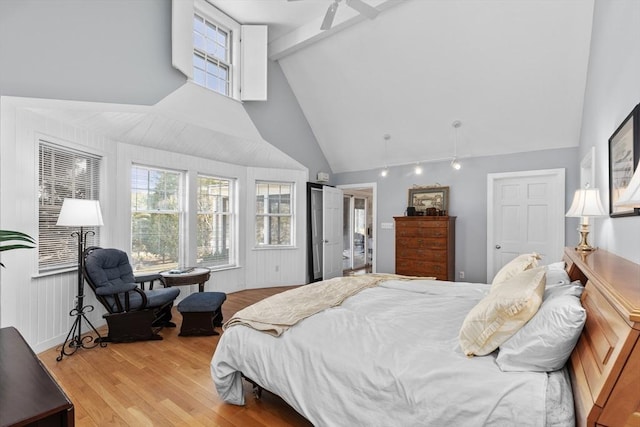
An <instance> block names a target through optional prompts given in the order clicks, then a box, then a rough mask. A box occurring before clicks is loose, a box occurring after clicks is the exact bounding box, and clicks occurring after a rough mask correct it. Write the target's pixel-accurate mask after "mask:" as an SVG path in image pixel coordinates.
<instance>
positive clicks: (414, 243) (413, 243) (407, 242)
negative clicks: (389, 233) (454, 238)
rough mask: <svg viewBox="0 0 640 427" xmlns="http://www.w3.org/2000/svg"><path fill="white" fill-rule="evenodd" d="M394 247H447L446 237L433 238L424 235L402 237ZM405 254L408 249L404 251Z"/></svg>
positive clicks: (414, 248)
mask: <svg viewBox="0 0 640 427" xmlns="http://www.w3.org/2000/svg"><path fill="white" fill-rule="evenodd" d="M396 248H405V249H410V250H418V249H426V250H429V249H442V250H446V249H447V239H446V238H444V237H438V238H433V239H427V238H424V237H404V238H401V239H399V240H398V241H397V244H396ZM406 253H407V254H408V253H410V251H408V252H406Z"/></svg>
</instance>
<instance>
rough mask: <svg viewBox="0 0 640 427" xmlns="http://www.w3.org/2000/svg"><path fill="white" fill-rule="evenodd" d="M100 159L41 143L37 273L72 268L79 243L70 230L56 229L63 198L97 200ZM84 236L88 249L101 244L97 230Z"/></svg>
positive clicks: (89, 228) (65, 228) (94, 229)
mask: <svg viewBox="0 0 640 427" xmlns="http://www.w3.org/2000/svg"><path fill="white" fill-rule="evenodd" d="M101 161H102V160H101V157H100V156H96V155H93V154H89V153H85V152H82V151H77V150H72V149H69V148H66V147H62V146H59V145H55V144H51V143H49V142H46V141H40V144H39V157H38V270H39V271H40V272H46V271H52V270H57V269H64V268H70V267H75V266H77V264H78V241H77V240H76V238H75V237H72V236H71V233H72V232H73V231H75V230H70V229H69V227H59V226H57V225H56V222H57V221H58V215H59V214H60V208H61V207H62V202H63V201H64V199H66V198H70V199H89V200H99V198H100V164H101ZM83 231H93V232H94V233H95V234H93V235H92V234H91V233H90V234H89V235H88V236H87V246H95V245H98V244H99V242H100V228H99V227H85V228H84V230H83Z"/></svg>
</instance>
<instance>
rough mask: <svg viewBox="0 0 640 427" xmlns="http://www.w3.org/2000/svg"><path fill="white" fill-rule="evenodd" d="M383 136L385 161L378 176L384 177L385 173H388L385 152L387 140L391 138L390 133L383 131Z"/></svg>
mask: <svg viewBox="0 0 640 427" xmlns="http://www.w3.org/2000/svg"><path fill="white" fill-rule="evenodd" d="M383 138H384V161H385V165H384V169H382V172H380V176H381V177H383V178H384V177H385V176H387V175H389V168H388V167H387V164H386V162H387V159H388V158H389V156H388V153H387V145H388V144H389V140H390V139H391V135H389V134H388V133H385V134H384V135H383Z"/></svg>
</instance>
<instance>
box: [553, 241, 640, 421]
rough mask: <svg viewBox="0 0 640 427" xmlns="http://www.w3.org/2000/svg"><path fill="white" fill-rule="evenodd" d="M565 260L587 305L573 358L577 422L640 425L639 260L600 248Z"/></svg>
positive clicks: (570, 252) (567, 252)
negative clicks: (583, 323) (585, 319)
mask: <svg viewBox="0 0 640 427" xmlns="http://www.w3.org/2000/svg"><path fill="white" fill-rule="evenodd" d="M564 261H565V263H566V268H567V272H568V273H569V276H570V277H571V279H572V280H580V281H581V282H582V283H583V284H584V285H585V290H584V293H583V295H582V305H583V306H584V308H585V309H586V310H587V322H586V324H585V327H584V329H583V331H582V335H581V336H580V339H579V341H578V344H577V345H576V347H575V349H574V350H573V353H572V354H571V361H570V373H571V384H572V386H573V395H574V402H575V408H576V425H577V426H612V427H613V426H616V427H617V426H620V427H632V426H633V427H640V339H639V336H640V265H638V264H635V263H633V262H631V261H628V260H626V259H624V258H621V257H618V256H616V255H614V254H611V253H609V252H607V251H604V250H600V249H598V250H595V251H593V252H578V251H576V250H574V249H573V248H565V251H564Z"/></svg>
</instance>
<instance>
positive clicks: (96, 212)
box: [56, 199, 104, 227]
mask: <svg viewBox="0 0 640 427" xmlns="http://www.w3.org/2000/svg"><path fill="white" fill-rule="evenodd" d="M56 225H62V226H66V227H92V226H97V225H104V223H103V222H102V212H101V211H100V202H99V201H97V200H83V199H64V201H63V202H62V208H61V209H60V215H58V222H57V223H56Z"/></svg>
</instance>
